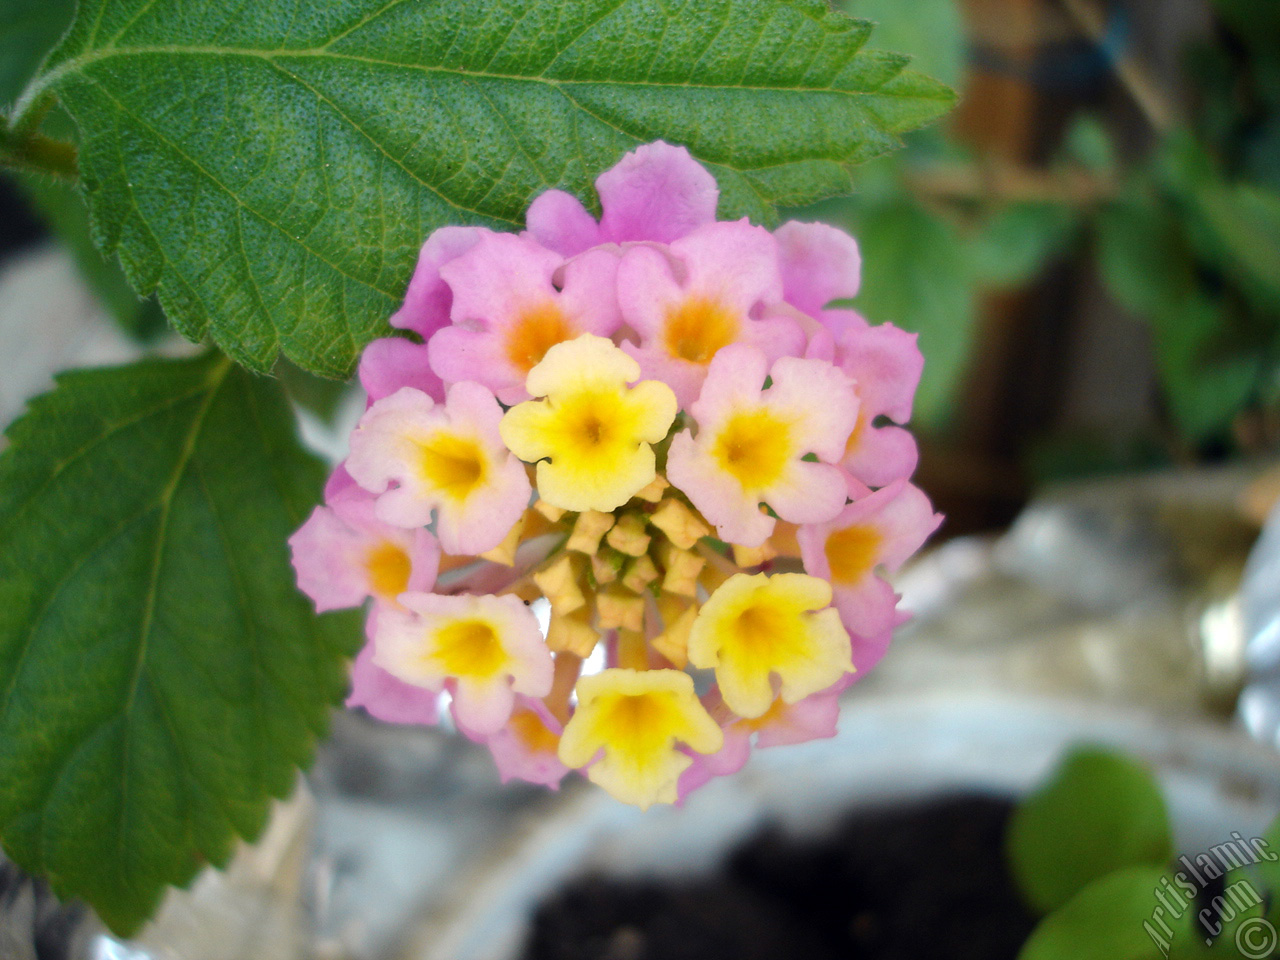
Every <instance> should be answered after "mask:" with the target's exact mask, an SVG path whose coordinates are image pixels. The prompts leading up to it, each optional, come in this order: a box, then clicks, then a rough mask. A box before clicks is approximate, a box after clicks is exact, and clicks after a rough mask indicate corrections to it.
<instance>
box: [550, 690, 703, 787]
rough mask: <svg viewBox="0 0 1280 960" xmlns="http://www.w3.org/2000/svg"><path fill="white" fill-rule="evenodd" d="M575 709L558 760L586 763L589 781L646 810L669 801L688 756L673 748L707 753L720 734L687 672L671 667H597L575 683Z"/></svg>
mask: <svg viewBox="0 0 1280 960" xmlns="http://www.w3.org/2000/svg"><path fill="white" fill-rule="evenodd" d="M577 693H578V708H577V711H576V712H575V713H574V715H573V717H572V718H570V720H569V723H568V724H567V725H566V726H565V730H564V734H563V735H562V736H561V738H560V760H561V761H562V762H563V763H564V764H565V765H567V766H569V767H574V768H581V767H583V766H584V765H586V764H588V763H591V761H592V760H593V759H594V758H595V756H596V754H597V753H599V752H600V751H601V750H603V751H604V755H603V756H602V757H601V758H600V759H599V760H597V761H596V762H595V763H592V764H591V766H590V767H589V768H588V769H587V776H588V777H589V778H590V779H591V781H592V782H593V783H596V784H598V785H599V786H601V787H603V788H604V789H605V790H607V791H608V792H609V793H611V794H612V795H613V796H614V797H616V798H617V799H619V800H621V801H623V802H624V803H631V804H635V805H636V806H638V807H641V808H642V809H646V808H648V807H649V806H651V805H652V804H654V803H674V802H675V800H676V781H677V780H678V779H679V777H680V774H681V773H683V772H684V771H685V769H686V768H687V767H688V766H689V764H690V763H692V762H693V761H692V759H691V758H690V757H688V756H686V755H685V754H683V753H681V752H680V751H679V750H677V749H676V745H677V744H678V743H683V744H686V745H687V746H688V747H689V748H690V749H692V750H694V751H695V752H697V753H714V752H715V751H716V750H719V749H720V748H721V747H722V746H723V745H724V734H723V733H722V732H721V730H720V727H719V725H717V724H716V722H715V721H714V720H713V719H712V718H711V716H710V715H709V714H708V713H707V711H706V709H705V708H704V707H703V706H702V704H701V703H699V702H698V698H697V696H696V694H695V693H694V689H693V678H692V677H690V676H689V675H688V674H687V673H683V672H682V671H679V670H645V671H638V670H624V669H619V668H614V669H609V670H604V671H601V672H600V673H598V674H595V675H594V676H589V677H583V678H582V679H581V680H579V681H578V686H577Z"/></svg>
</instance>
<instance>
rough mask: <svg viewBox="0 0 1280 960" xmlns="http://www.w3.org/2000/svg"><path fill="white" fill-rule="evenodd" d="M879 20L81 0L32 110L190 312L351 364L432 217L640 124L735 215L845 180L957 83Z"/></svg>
mask: <svg viewBox="0 0 1280 960" xmlns="http://www.w3.org/2000/svg"><path fill="white" fill-rule="evenodd" d="M869 32H870V26H869V25H868V24H866V23H862V22H859V21H854V20H851V19H849V18H847V17H845V16H843V15H840V14H836V13H832V12H830V11H829V10H828V9H827V8H826V5H825V4H823V3H822V2H820V0H491V2H486V3H476V2H474V0H342V2H328V3H320V4H316V3H312V2H308V0H263V2H260V3H254V4H245V3H243V2H240V0H208V2H204V3H200V4H191V3H188V2H185V0H85V2H84V3H83V4H82V5H81V7H80V10H79V13H78V15H77V18H76V20H75V22H74V23H73V25H72V28H71V32H70V33H69V34H68V36H67V38H66V40H64V42H63V43H62V44H61V45H60V46H59V48H58V49H57V50H55V51H54V53H53V55H52V56H51V57H50V60H49V63H48V65H47V67H46V72H45V73H44V74H43V75H42V76H40V77H38V78H37V79H36V80H35V81H34V82H33V84H32V86H31V87H29V88H28V90H27V92H26V94H25V95H24V101H23V105H22V106H23V107H25V105H26V104H29V103H32V102H34V99H35V98H36V97H37V96H38V95H39V94H40V93H41V92H42V91H44V90H46V89H56V90H57V91H58V93H59V95H60V97H61V98H62V101H63V103H64V104H65V105H66V107H67V108H68V110H69V111H70V112H71V114H72V115H73V116H74V117H75V119H76V121H77V122H78V124H79V125H80V129H81V135H82V143H81V171H82V174H83V177H84V182H85V184H86V186H87V187H88V191H89V198H90V204H91V209H92V212H93V214H94V218H95V224H96V228H97V236H98V240H99V242H100V243H101V244H102V245H103V246H104V247H105V248H107V249H118V250H119V253H120V257H121V260H122V262H123V263H124V266H125V270H126V273H127V274H128V275H129V277H130V279H131V280H132V281H133V283H134V284H135V286H137V287H138V288H139V289H140V290H141V291H143V292H148V291H150V290H152V289H153V288H157V287H158V289H159V291H160V298H161V301H162V303H163V304H164V306H165V312H166V313H167V314H168V316H169V317H170V318H171V319H172V320H173V321H174V322H175V323H176V324H177V326H178V327H179V329H180V330H182V332H183V333H185V334H186V335H187V336H189V337H191V338H193V339H200V338H204V337H207V336H208V337H212V338H213V339H214V340H215V341H216V342H217V343H219V344H220V345H222V346H223V347H224V348H225V349H226V350H227V351H228V352H229V353H230V354H231V355H232V356H233V357H234V358H235V359H237V360H238V361H240V362H242V363H244V364H246V365H248V366H250V367H253V368H255V369H260V370H261V369H266V368H268V367H269V365H270V364H271V362H272V361H273V360H274V358H275V356H276V354H277V351H281V350H282V351H283V352H284V353H285V354H286V355H287V356H289V357H290V358H292V359H293V360H295V361H296V362H297V363H298V364H299V365H300V366H303V367H305V368H306V369H309V370H311V371H313V372H318V373H324V374H329V375H335V376H345V375H347V374H348V373H349V372H350V370H351V367H352V364H353V362H354V360H355V358H356V356H357V354H358V352H359V350H360V348H361V347H362V346H363V345H364V344H365V343H367V342H368V341H369V340H370V339H371V338H372V337H374V336H375V335H377V334H378V333H379V332H381V331H383V330H384V326H385V318H386V316H387V315H388V314H389V313H390V312H391V311H392V310H393V309H394V307H395V306H396V304H397V302H398V301H399V299H400V297H401V296H402V294H403V292H404V288H405V285H406V284H407V282H408V278H409V274H410V272H411V270H412V267H413V262H414V258H415V255H416V253H417V250H418V247H419V245H420V244H421V243H422V240H423V238H424V237H425V236H426V235H427V234H428V233H430V231H431V230H433V229H434V228H436V227H438V226H441V225H442V224H445V223H480V224H489V225H492V226H497V227H503V228H508V229H515V228H518V227H519V226H520V225H521V222H522V219H523V211H524V209H525V207H526V206H527V205H528V203H529V201H530V200H531V199H532V198H533V197H534V196H535V195H537V194H538V193H539V192H541V191H542V190H545V189H546V188H548V187H550V186H561V187H564V188H567V189H569V190H572V191H574V192H576V193H578V194H579V195H581V196H584V197H585V196H587V195H588V194H589V191H590V183H591V181H592V179H593V178H594V176H595V175H596V174H597V173H599V172H600V171H601V170H603V169H605V168H606V167H608V166H609V165H610V164H612V163H613V162H615V161H616V160H617V159H618V157H619V156H620V155H621V154H622V153H623V152H624V151H626V150H628V149H630V148H632V147H634V146H636V145H637V144H639V143H643V142H646V141H649V140H653V139H656V138H664V139H667V140H672V141H678V142H682V143H685V144H687V145H688V146H689V148H690V149H691V150H692V151H693V152H694V154H695V155H696V156H698V157H699V158H701V159H703V160H705V161H707V162H708V164H709V165H710V167H711V169H712V170H713V171H714V172H715V174H716V176H717V177H718V178H719V181H720V184H721V188H722V191H723V196H722V209H721V213H722V215H726V216H740V215H743V214H749V215H751V216H753V217H756V218H759V219H761V220H765V221H768V220H769V219H770V218H771V217H772V215H773V204H775V203H780V202H786V203H793V204H794V203H802V202H808V201H810V200H814V199H817V198H819V197H821V196H824V195H828V194H831V193H834V192H837V191H841V190H847V189H848V188H849V186H850V175H849V170H848V165H849V164H852V163H855V162H858V161H861V160H865V159H867V158H869V157H872V156H875V155H877V154H881V153H884V152H886V151H888V150H890V149H891V148H893V147H894V146H895V145H896V144H897V134H898V133H900V132H902V131H904V130H907V129H910V128H913V127H916V126H919V125H921V124H923V123H924V122H926V121H928V120H930V119H932V118H934V117H935V116H937V115H938V114H939V113H941V112H942V111H943V110H944V109H945V108H946V107H947V106H948V105H949V104H950V103H951V101H952V94H951V93H950V91H949V90H947V89H946V88H945V87H943V86H942V85H941V84H939V83H937V82H936V81H933V80H929V79H927V78H925V77H922V76H919V75H916V74H912V73H909V72H904V71H903V68H904V66H905V64H906V61H907V58H905V57H901V56H894V55H891V54H884V53H878V52H865V53H864V52H862V46H863V44H864V42H865V41H866V39H867V36H868V34H869ZM20 109H21V107H20Z"/></svg>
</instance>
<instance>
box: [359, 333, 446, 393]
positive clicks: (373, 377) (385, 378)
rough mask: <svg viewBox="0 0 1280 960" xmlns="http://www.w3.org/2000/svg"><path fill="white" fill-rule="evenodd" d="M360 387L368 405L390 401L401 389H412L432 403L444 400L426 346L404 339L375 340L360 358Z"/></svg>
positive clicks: (387, 338)
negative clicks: (365, 395)
mask: <svg viewBox="0 0 1280 960" xmlns="http://www.w3.org/2000/svg"><path fill="white" fill-rule="evenodd" d="M360 386H362V387H364V392H365V393H367V394H368V395H369V402H370V403H373V402H374V401H375V400H381V399H382V398H383V397H389V396H391V394H393V393H395V392H396V391H397V390H399V389H400V388H401V387H415V388H417V389H418V390H421V391H422V392H423V393H425V394H426V395H427V396H429V397H431V398H432V399H433V400H435V401H437V402H440V401H442V400H444V383H443V381H441V379H440V378H439V377H438V376H436V375H435V373H434V372H432V370H431V365H430V363H429V362H428V360H427V345H426V344H420V343H413V342H412V341H410V340H405V339H404V338H403V337H383V338H382V339H380V340H374V341H373V342H372V343H370V344H369V345H368V346H367V347H365V348H364V353H362V354H361V355H360Z"/></svg>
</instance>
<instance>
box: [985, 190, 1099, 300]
mask: <svg viewBox="0 0 1280 960" xmlns="http://www.w3.org/2000/svg"><path fill="white" fill-rule="evenodd" d="M1075 225H1076V218H1075V216H1074V214H1073V213H1072V211H1071V210H1070V209H1068V208H1067V207H1065V206H1063V205H1061V204H1055V203H1018V204H1013V205H1011V206H1008V207H1004V208H1003V209H1001V210H999V211H998V212H997V213H996V214H995V215H994V216H993V217H992V218H991V219H990V220H989V221H987V222H986V223H984V224H983V225H982V227H981V228H980V230H979V231H978V234H977V236H976V237H974V239H973V253H974V258H975V259H974V268H975V269H976V271H977V276H978V281H979V282H980V283H982V284H983V285H984V286H994V287H1015V286H1017V285H1019V284H1022V283H1026V282H1027V281H1028V280H1031V279H1032V278H1033V277H1035V275H1036V274H1037V273H1039V272H1040V270H1041V269H1042V268H1043V267H1044V265H1045V263H1046V262H1047V261H1048V260H1049V259H1050V258H1051V257H1053V256H1054V255H1055V254H1057V253H1059V252H1060V251H1061V250H1062V249H1063V248H1064V247H1065V246H1066V245H1067V243H1068V242H1070V240H1071V237H1072V234H1073V232H1074V228H1075Z"/></svg>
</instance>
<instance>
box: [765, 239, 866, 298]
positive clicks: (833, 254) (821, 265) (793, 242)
mask: <svg viewBox="0 0 1280 960" xmlns="http://www.w3.org/2000/svg"><path fill="white" fill-rule="evenodd" d="M773 235H774V237H775V238H776V239H777V241H778V251H779V254H780V258H781V263H782V282H783V288H784V291H785V292H784V298H785V299H786V301H787V302H788V303H790V304H792V305H793V306H796V307H798V308H800V309H801V310H803V311H804V312H805V313H807V314H809V315H810V316H813V317H819V316H821V313H822V311H823V309H824V308H825V307H826V306H827V304H828V303H830V302H831V301H832V300H848V299H852V298H853V297H854V296H856V295H857V293H858V286H859V284H860V282H861V279H862V257H861V256H860V255H859V253H858V244H857V242H856V241H855V240H854V239H853V237H851V236H849V235H848V234H847V233H845V232H844V231H843V230H837V229H836V228H835V227H832V226H829V225H827V224H825V223H798V222H796V221H794V220H792V221H790V222H788V223H784V224H783V225H782V226H780V227H779V228H778V229H777V230H775V231H774V233H773Z"/></svg>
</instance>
